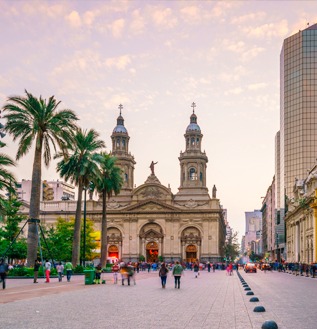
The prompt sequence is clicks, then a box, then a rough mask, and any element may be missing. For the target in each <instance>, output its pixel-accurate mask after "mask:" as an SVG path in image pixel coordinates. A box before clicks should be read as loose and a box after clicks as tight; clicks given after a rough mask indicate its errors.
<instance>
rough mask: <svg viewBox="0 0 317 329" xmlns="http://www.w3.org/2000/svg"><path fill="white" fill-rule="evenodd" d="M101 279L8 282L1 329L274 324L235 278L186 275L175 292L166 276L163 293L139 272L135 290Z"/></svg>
mask: <svg viewBox="0 0 317 329" xmlns="http://www.w3.org/2000/svg"><path fill="white" fill-rule="evenodd" d="M241 274H242V275H243V276H244V277H245V279H246V281H248V278H247V277H246V275H245V274H244V273H242V272H241ZM260 275H261V274H260ZM105 276H106V280H107V284H105V285H102V284H101V285H91V286H87V285H86V286H85V285H84V278H83V277H76V276H74V277H73V278H72V282H70V283H67V282H62V283H59V282H51V283H49V284H44V283H43V284H42V283H39V284H37V285H35V284H32V283H27V282H25V284H22V283H21V284H20V283H19V284H17V283H16V284H13V282H12V281H15V280H8V289H6V290H4V291H0V312H1V315H2V314H3V316H1V318H2V319H1V325H2V326H3V327H4V328H6V329H11V328H12V329H13V328H14V329H16V328H21V329H22V328H27V329H32V328H39V327H41V328H44V329H45V328H47V329H48V328H52V329H54V328H56V329H57V328H58V329H59V328H60V327H63V328H65V329H67V328H79V329H80V328H87V327H91V326H93V328H94V329H99V328H100V329H104V328H113V329H115V328H147V329H148V328H168V329H170V328H171V329H173V328H175V329H176V328H206V329H207V328H219V329H224V328H230V329H231V328H236V329H240V328H241V329H249V328H261V326H262V324H263V323H264V321H265V320H275V321H276V319H274V314H273V313H272V312H270V311H269V310H268V311H267V312H265V313H256V312H253V309H254V307H255V306H257V305H262V304H261V298H260V296H257V297H259V299H260V302H259V303H251V302H250V301H249V300H250V297H253V296H246V291H244V288H243V287H242V284H241V282H240V280H239V278H238V276H237V275H236V274H235V273H234V275H233V276H228V275H226V271H216V272H215V273H212V272H211V273H208V272H207V271H203V272H201V275H200V276H199V277H198V278H197V279H195V277H194V273H193V272H191V271H185V275H184V276H183V277H182V279H181V289H175V288H174V282H173V278H172V277H171V275H170V274H169V276H168V279H167V286H166V289H162V288H161V285H160V278H159V276H158V272H150V273H147V272H140V273H139V274H138V275H137V282H136V285H133V284H132V285H131V286H126V285H125V286H122V285H121V282H119V284H117V285H114V284H113V281H112V276H111V274H105ZM20 281H23V280H20ZM24 281H25V280H24ZM11 282H12V285H11ZM251 288H252V287H251ZM254 293H255V296H256V292H254ZM40 296H41V297H40ZM9 298H11V300H9ZM13 301H15V302H13ZM2 302H4V303H6V304H1V303H2ZM262 306H264V307H265V308H267V306H268V305H262ZM25 319H28V322H27V323H26V322H25ZM279 328H282V327H280V326H279ZM285 329H286V328H285Z"/></svg>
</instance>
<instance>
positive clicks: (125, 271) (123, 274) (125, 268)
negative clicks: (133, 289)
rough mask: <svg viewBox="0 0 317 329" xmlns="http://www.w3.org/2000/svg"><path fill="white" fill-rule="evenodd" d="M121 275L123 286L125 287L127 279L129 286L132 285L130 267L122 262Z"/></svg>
mask: <svg viewBox="0 0 317 329" xmlns="http://www.w3.org/2000/svg"><path fill="white" fill-rule="evenodd" d="M120 273H121V284H122V285H123V286H124V280H125V279H127V281H128V285H130V276H129V275H128V266H127V264H126V263H124V262H122V263H121V264H120Z"/></svg>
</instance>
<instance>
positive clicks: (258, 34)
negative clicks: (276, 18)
mask: <svg viewBox="0 0 317 329" xmlns="http://www.w3.org/2000/svg"><path fill="white" fill-rule="evenodd" d="M242 30H243V32H244V33H245V34H246V35H247V36H249V37H254V38H275V37H276V38H284V37H285V35H287V34H288V32H289V28H288V22H287V20H286V19H283V20H281V21H280V22H277V23H268V24H263V25H260V26H247V27H243V28H242Z"/></svg>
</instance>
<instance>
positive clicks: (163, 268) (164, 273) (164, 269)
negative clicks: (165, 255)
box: [159, 263, 168, 288]
mask: <svg viewBox="0 0 317 329" xmlns="http://www.w3.org/2000/svg"><path fill="white" fill-rule="evenodd" d="M167 273H168V269H167V267H166V265H165V263H162V265H161V268H160V270H159V276H160V278H161V283H162V288H165V286H166V279H167Z"/></svg>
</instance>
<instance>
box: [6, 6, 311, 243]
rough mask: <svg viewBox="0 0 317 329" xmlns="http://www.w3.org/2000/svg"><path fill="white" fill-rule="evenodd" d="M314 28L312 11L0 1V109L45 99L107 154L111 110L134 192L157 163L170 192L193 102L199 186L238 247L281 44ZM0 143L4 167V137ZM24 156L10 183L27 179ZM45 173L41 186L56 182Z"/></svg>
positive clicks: (268, 140) (272, 109) (256, 200)
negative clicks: (203, 175)
mask: <svg viewBox="0 0 317 329" xmlns="http://www.w3.org/2000/svg"><path fill="white" fill-rule="evenodd" d="M316 22H317V3H316V2H315V1H151V0H148V1H118V0H115V1H101V0H99V1H93V0H90V1H69V0H68V1H66V0H64V1H53V0H51V1H44V0H43V1H23V0H19V1H14V0H10V1H6V0H1V1H0V40H1V50H0V63H1V64H0V106H1V107H3V105H4V104H5V103H6V102H7V98H8V97H9V96H13V95H19V96H23V95H25V93H24V91H25V90H27V91H28V92H30V93H32V94H33V95H34V96H36V97H39V96H42V97H43V98H45V99H48V98H49V97H50V96H52V95H54V96H55V98H56V99H57V100H58V101H61V104H60V105H59V108H60V109H65V108H68V109H72V110H74V111H75V112H76V113H77V115H78V117H79V118H80V121H79V125H80V126H81V127H82V128H84V129H91V128H94V129H96V130H97V131H98V132H99V133H100V138H101V139H103V140H104V141H105V143H106V145H107V148H106V150H107V151H111V138H110V136H111V134H112V130H113V128H114V127H115V126H116V120H117V117H118V115H119V110H118V106H119V104H122V105H123V110H122V115H123V117H124V119H125V127H126V128H127V130H128V133H129V136H130V143H129V150H130V152H131V153H132V154H133V155H134V157H135V160H136V162H137V164H136V166H135V184H136V185H137V186H139V185H140V184H143V183H144V182H145V180H146V179H147V177H148V176H149V175H150V169H149V165H150V163H151V161H152V160H153V161H155V162H156V161H158V164H157V165H156V166H155V174H156V176H157V177H158V179H159V180H160V182H161V183H162V184H163V185H165V186H167V185H168V184H170V186H171V189H172V192H173V193H177V191H178V187H179V185H180V166H179V160H178V157H179V154H180V151H184V150H185V139H184V133H185V130H186V127H187V126H188V124H189V120H190V115H191V114H192V108H191V104H192V102H195V103H196V108H195V113H196V115H197V123H198V124H199V126H200V128H201V131H202V133H203V135H204V137H203V140H202V150H205V151H206V154H207V156H208V159H209V161H208V164H207V166H208V167H207V187H208V188H209V192H210V194H211V190H212V187H213V185H216V187H217V197H218V198H219V199H220V202H221V204H222V206H223V208H225V209H227V217H228V221H229V224H230V226H231V227H232V228H233V229H234V231H237V232H238V234H239V236H240V237H241V235H242V234H244V232H245V212H246V211H253V210H254V209H260V208H261V205H262V200H263V199H262V197H263V196H265V194H266V191H267V188H268V187H269V185H270V184H271V183H272V179H273V176H274V170H275V169H274V168H275V157H274V152H275V150H274V138H275V134H276V133H277V131H278V130H279V102H280V96H279V84H280V81H279V74H280V52H281V47H282V44H283V40H284V39H285V38H287V37H288V36H290V35H292V34H294V33H296V32H298V31H299V30H303V29H305V28H306V27H307V24H310V25H312V24H314V23H316ZM0 122H1V123H2V124H5V122H4V120H3V119H0ZM2 141H3V142H5V143H6V144H7V148H5V149H3V151H4V152H5V153H7V154H9V155H10V156H11V157H13V158H15V155H16V151H17V145H16V143H14V142H13V141H12V137H10V136H9V135H7V136H5V137H4V138H3V139H2ZM33 155H34V154H33V150H31V151H30V153H29V154H28V155H27V156H25V157H24V158H23V159H21V160H20V161H19V162H18V164H17V167H16V168H15V169H14V172H15V174H16V177H17V179H18V180H22V179H31V172H32V163H33ZM55 169H56V163H54V162H52V163H51V165H50V166H49V168H48V169H44V170H43V174H42V178H43V179H47V180H56V179H58V178H59V176H58V174H57V173H56V170H55Z"/></svg>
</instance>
